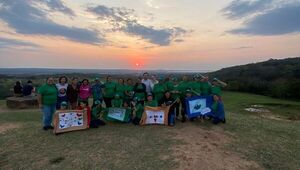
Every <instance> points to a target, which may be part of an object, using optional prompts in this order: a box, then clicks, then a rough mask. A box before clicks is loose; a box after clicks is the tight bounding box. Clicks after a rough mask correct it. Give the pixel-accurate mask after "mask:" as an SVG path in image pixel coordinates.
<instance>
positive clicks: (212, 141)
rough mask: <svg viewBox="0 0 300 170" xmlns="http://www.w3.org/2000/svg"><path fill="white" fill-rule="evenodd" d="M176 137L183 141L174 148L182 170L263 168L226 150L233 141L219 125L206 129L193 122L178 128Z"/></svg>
mask: <svg viewBox="0 0 300 170" xmlns="http://www.w3.org/2000/svg"><path fill="white" fill-rule="evenodd" d="M175 138H176V139H180V140H181V141H183V144H179V146H178V145H177V146H176V148H173V150H174V152H175V154H176V161H177V162H179V168H178V169H180V170H183V169H184V170H193V169H197V170H199V169H205V170H206V169H216V170H219V169H226V170H227V169H228V170H229V169H230V170H235V169H236V170H241V169H263V168H262V167H260V166H259V165H258V164H257V163H256V162H253V161H248V160H246V159H244V158H242V156H241V155H239V154H237V153H233V152H231V151H228V150H226V149H225V148H224V145H226V144H228V143H230V142H231V137H230V136H229V135H226V134H225V133H224V131H223V130H222V129H221V128H220V127H218V126H215V127H213V128H212V129H209V130H206V129H203V128H201V127H199V126H195V125H193V124H190V125H189V126H186V125H185V126H183V127H182V128H181V129H178V130H177V132H176V136H175Z"/></svg>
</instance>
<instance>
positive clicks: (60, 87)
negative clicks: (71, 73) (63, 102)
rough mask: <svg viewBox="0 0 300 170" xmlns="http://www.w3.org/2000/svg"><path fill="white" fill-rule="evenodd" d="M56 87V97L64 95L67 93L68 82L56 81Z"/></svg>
mask: <svg viewBox="0 0 300 170" xmlns="http://www.w3.org/2000/svg"><path fill="white" fill-rule="evenodd" d="M56 88H57V90H58V97H64V96H66V95H67V88H68V83H65V84H60V83H57V84H56Z"/></svg>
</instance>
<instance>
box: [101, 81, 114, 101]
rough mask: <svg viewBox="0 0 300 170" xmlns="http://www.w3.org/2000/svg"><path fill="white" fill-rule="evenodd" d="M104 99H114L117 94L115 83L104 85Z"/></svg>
mask: <svg viewBox="0 0 300 170" xmlns="http://www.w3.org/2000/svg"><path fill="white" fill-rule="evenodd" d="M104 86H105V88H104V95H103V96H104V97H109V98H113V97H114V96H115V92H116V83H115V82H106V83H105V84H104Z"/></svg>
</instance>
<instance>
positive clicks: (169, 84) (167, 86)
mask: <svg viewBox="0 0 300 170" xmlns="http://www.w3.org/2000/svg"><path fill="white" fill-rule="evenodd" d="M164 86H165V89H166V90H168V91H172V90H174V84H173V82H171V81H166V82H165V83H164Z"/></svg>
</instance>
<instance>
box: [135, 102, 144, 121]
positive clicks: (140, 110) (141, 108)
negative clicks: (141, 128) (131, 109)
mask: <svg viewBox="0 0 300 170" xmlns="http://www.w3.org/2000/svg"><path fill="white" fill-rule="evenodd" d="M135 108H136V111H135V115H136V117H138V118H141V117H142V115H143V112H144V106H143V105H142V104H138V105H136V106H135Z"/></svg>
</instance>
